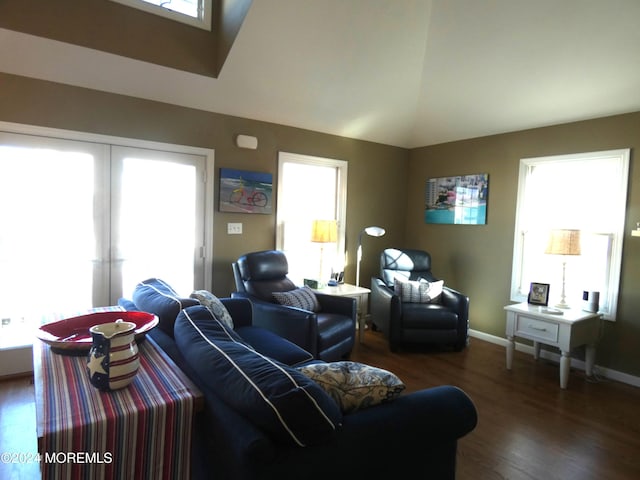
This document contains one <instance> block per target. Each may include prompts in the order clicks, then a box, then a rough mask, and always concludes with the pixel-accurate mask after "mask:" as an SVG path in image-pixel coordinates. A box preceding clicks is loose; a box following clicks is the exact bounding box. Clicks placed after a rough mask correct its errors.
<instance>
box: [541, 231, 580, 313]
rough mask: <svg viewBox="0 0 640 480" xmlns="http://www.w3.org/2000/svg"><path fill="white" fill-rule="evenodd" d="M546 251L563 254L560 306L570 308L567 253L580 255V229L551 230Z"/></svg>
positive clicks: (551, 253)
mask: <svg viewBox="0 0 640 480" xmlns="http://www.w3.org/2000/svg"><path fill="white" fill-rule="evenodd" d="M544 253H546V254H549V255H562V294H561V296H560V303H558V304H556V307H558V308H569V304H568V303H567V302H566V296H565V273H566V268H567V257H566V256H567V255H580V230H567V229H560V230H551V233H550V234H549V243H547V248H546V249H545V251H544Z"/></svg>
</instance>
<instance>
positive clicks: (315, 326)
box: [231, 250, 357, 362]
mask: <svg viewBox="0 0 640 480" xmlns="http://www.w3.org/2000/svg"><path fill="white" fill-rule="evenodd" d="M288 273H289V264H288V262H287V257H286V256H285V254H284V253H283V252H281V251H279V250H266V251H261V252H253V253H247V254H246V255H243V256H242V257H240V258H239V259H238V260H237V261H236V262H234V263H233V275H234V278H235V282H236V290H237V291H236V292H234V293H232V294H231V296H232V297H233V298H238V297H242V298H248V299H249V300H251V301H252V302H259V303H269V304H271V305H273V304H277V302H276V300H275V298H274V297H273V293H274V292H289V291H292V290H295V289H296V288H297V287H296V285H295V284H294V283H293V282H292V281H291V280H290V279H289V278H288V277H287V274H288ZM315 296H316V298H317V299H318V303H319V304H320V308H319V310H318V311H317V312H312V311H309V310H303V309H300V308H296V307H289V306H284V305H282V308H283V309H287V310H288V311H291V310H295V311H297V312H299V313H301V314H302V316H301V318H300V319H298V320H296V321H292V320H291V319H290V318H282V319H278V318H274V317H273V316H271V317H270V318H268V319H267V318H265V319H261V318H259V317H258V318H255V319H254V324H256V325H258V326H260V327H263V328H266V329H269V330H271V331H273V332H275V333H277V334H278V335H280V336H281V337H284V338H286V339H287V340H289V341H290V342H293V343H295V344H296V345H298V346H300V347H302V348H304V349H305V350H307V351H308V352H311V354H312V355H313V356H314V357H315V358H318V359H320V360H324V361H326V362H334V361H339V360H342V359H345V358H347V357H348V356H349V354H350V353H351V350H352V349H353V346H354V344H355V335H356V310H357V307H356V300H355V299H354V298H350V297H338V296H333V295H326V294H320V293H316V294H315Z"/></svg>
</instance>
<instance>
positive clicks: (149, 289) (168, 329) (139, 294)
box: [133, 278, 198, 336]
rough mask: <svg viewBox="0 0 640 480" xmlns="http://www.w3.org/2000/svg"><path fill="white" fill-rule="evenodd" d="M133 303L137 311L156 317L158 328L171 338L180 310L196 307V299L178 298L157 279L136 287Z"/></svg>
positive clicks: (171, 289)
mask: <svg viewBox="0 0 640 480" xmlns="http://www.w3.org/2000/svg"><path fill="white" fill-rule="evenodd" d="M133 302H134V303H135V304H136V306H137V307H138V309H139V310H141V311H143V312H149V313H153V314H155V315H157V316H158V327H159V328H161V329H162V330H163V331H164V332H165V333H167V334H168V335H171V336H173V324H174V322H175V320H176V317H177V316H178V313H179V312H180V310H182V309H183V308H186V307H191V306H193V305H198V301H197V300H196V299H194V298H184V297H180V295H178V294H177V293H176V292H175V290H173V288H171V287H170V286H169V285H168V284H167V283H165V282H163V281H162V280H160V279H158V278H150V279H148V280H144V281H143V282H140V283H139V284H138V285H136V288H135V290H134V291H133Z"/></svg>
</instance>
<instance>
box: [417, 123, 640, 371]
mask: <svg viewBox="0 0 640 480" xmlns="http://www.w3.org/2000/svg"><path fill="white" fill-rule="evenodd" d="M629 147H630V148H631V149H632V152H631V166H630V174H629V177H630V179H629V190H628V203H627V213H626V228H625V238H624V247H623V259H622V261H623V269H622V278H621V293H620V299H619V307H618V318H617V321H616V322H615V323H611V322H606V328H605V334H604V337H603V338H602V341H601V344H600V346H599V348H598V350H597V356H596V363H597V364H599V365H603V366H606V367H608V368H612V369H614V370H618V371H622V372H626V373H630V374H632V375H636V376H637V375H640V353H639V352H640V350H639V348H638V346H639V345H640V315H638V312H639V311H640V291H639V289H638V287H639V285H640V238H637V237H631V235H630V231H631V229H633V228H635V225H636V222H638V221H640V170H639V169H638V167H637V162H636V159H635V152H636V151H637V149H638V148H640V113H632V114H627V115H620V116H614V117H607V118H601V119H596V120H590V121H585V122H577V123H571V124H565V125H560V126H554V127H547V128H539V129H533V130H526V131H521V132H515V133H508V134H503V135H496V136H490V137H483V138H478V139H472V140H466V141H459V142H452V143H448V144H442V145H436V146H431V147H424V148H419V149H414V150H412V151H411V153H410V160H409V176H408V178H409V184H408V188H407V191H408V192H409V196H408V199H407V225H406V237H405V238H406V241H407V244H408V245H409V246H412V247H416V248H423V249H425V250H428V251H430V252H431V253H432V255H433V262H434V271H435V272H436V274H437V275H439V276H440V277H442V278H444V279H446V283H447V284H449V285H451V286H452V287H454V288H457V289H459V290H461V291H463V292H465V293H466V294H467V295H469V297H470V298H471V304H470V305H471V328H473V329H476V330H480V331H482V332H486V333H489V334H492V335H497V336H502V337H504V326H505V314H504V311H503V310H502V307H503V306H504V305H507V304H508V303H510V302H509V288H510V283H511V263H512V254H513V234H514V225H515V207H516V199H517V189H518V171H519V162H520V159H521V158H526V157H539V156H545V155H561V154H569V153H578V152H589V151H598V150H610V149H618V148H629ZM484 172H488V173H489V185H490V187H489V204H488V207H487V225H482V226H480V225H427V224H425V223H424V220H423V211H424V210H423V209H424V182H425V180H426V178H428V177H439V176H449V175H460V174H472V173H484ZM605 194H606V186H603V191H602V192H597V193H596V195H603V201H606V197H605Z"/></svg>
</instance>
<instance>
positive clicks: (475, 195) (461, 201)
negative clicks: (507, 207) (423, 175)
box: [424, 173, 489, 225]
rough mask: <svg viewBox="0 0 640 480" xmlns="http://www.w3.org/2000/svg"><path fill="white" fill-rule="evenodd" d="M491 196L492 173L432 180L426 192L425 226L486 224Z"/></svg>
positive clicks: (428, 183)
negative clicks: (427, 224)
mask: <svg viewBox="0 0 640 480" xmlns="http://www.w3.org/2000/svg"><path fill="white" fill-rule="evenodd" d="M488 195H489V174H488V173H478V174H475V175H461V176H457V177H439V178H429V179H427V186H426V190H425V211H424V220H425V223H440V224H463V225H484V224H486V223H487V197H488Z"/></svg>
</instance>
